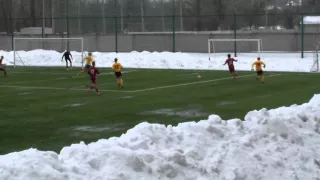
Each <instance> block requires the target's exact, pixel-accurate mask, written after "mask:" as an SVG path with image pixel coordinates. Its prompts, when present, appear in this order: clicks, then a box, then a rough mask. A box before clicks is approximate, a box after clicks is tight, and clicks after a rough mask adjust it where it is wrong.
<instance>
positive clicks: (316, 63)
mask: <svg viewBox="0 0 320 180" xmlns="http://www.w3.org/2000/svg"><path fill="white" fill-rule="evenodd" d="M319 46H320V44H319V43H318V44H317V45H316V49H315V51H314V52H313V63H312V67H311V69H310V72H319V48H320V47H319Z"/></svg>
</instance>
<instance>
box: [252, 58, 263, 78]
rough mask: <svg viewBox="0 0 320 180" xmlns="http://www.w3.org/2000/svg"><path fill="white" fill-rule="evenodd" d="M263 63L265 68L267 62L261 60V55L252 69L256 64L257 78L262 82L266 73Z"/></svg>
mask: <svg viewBox="0 0 320 180" xmlns="http://www.w3.org/2000/svg"><path fill="white" fill-rule="evenodd" d="M262 65H263V68H265V67H266V64H265V63H264V62H263V61H261V59H260V57H258V58H257V60H256V61H255V62H254V63H253V64H252V70H254V69H253V67H254V66H256V71H257V79H258V78H260V82H261V83H263V82H264V73H263V70H262Z"/></svg>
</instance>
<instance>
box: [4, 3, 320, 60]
mask: <svg viewBox="0 0 320 180" xmlns="http://www.w3.org/2000/svg"><path fill="white" fill-rule="evenodd" d="M288 2H289V3H288ZM314 2H316V1H314ZM1 8H2V9H1ZM1 8H0V10H2V12H3V13H2V15H0V32H3V33H2V35H3V36H4V35H10V36H11V37H12V38H14V37H16V36H22V35H26V34H33V35H38V36H42V37H48V36H50V35H59V36H63V37H75V36H76V37H79V36H85V35H97V36H103V35H112V36H114V42H113V43H114V46H115V48H114V51H115V52H118V51H119V49H118V47H119V46H121V44H123V43H120V42H119V38H118V37H119V36H122V35H128V34H137V33H139V34H140V35H152V33H153V35H159V34H166V35H170V38H171V49H170V51H173V52H175V51H177V49H179V47H177V46H178V45H177V36H180V35H181V34H183V32H185V33H186V32H207V33H208V34H209V36H210V35H211V34H215V35H216V34H219V33H220V35H221V36H222V35H223V34H226V33H229V34H230V32H232V33H231V34H230V35H228V36H226V37H227V38H234V39H237V38H241V37H242V36H244V34H245V33H251V34H252V36H253V35H254V34H257V33H264V34H266V33H270V34H274V33H279V34H281V33H292V34H295V36H299V39H300V40H299V41H300V45H299V46H300V47H297V48H296V49H297V50H298V51H301V56H302V57H303V56H304V50H305V41H306V39H305V34H306V33H312V34H313V35H315V36H318V35H317V34H318V33H319V30H318V29H317V28H316V27H314V26H317V24H312V25H311V24H310V23H308V24H307V25H305V23H304V17H306V16H316V15H317V14H319V13H318V12H320V3H315V4H312V2H311V1H307V0H306V1H299V0H297V1H287V0H255V1H253V0H237V1H235V0H223V1H222V0H216V1H209V0H158V1H153V0H64V1H60V0H12V1H2V7H1ZM29 27H39V28H40V29H41V33H39V32H30V31H28V28H29ZM216 36H218V35H216ZM270 36H271V35H270ZM295 36H293V37H295ZM310 36H311V35H310ZM226 37H224V38H226ZM265 39H268V38H265ZM288 39H290V37H288ZM315 41H317V40H315ZM312 43H313V42H312ZM310 44H311V43H310ZM309 46H311V45H309ZM234 49H235V51H236V49H237V46H236V44H235V45H234ZM309 49H311V47H310V48H309Z"/></svg>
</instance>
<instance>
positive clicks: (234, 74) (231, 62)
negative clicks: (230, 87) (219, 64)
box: [223, 54, 238, 79]
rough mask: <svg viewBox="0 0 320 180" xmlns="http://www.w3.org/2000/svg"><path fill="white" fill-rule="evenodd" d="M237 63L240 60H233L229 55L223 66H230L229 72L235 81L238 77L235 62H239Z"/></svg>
mask: <svg viewBox="0 0 320 180" xmlns="http://www.w3.org/2000/svg"><path fill="white" fill-rule="evenodd" d="M237 61H238V60H235V59H233V58H231V55H230V54H228V59H227V60H226V62H225V63H224V64H223V65H226V64H228V66H229V71H230V73H231V74H232V76H233V78H234V79H237V77H238V75H237V74H236V72H235V69H234V65H233V62H237Z"/></svg>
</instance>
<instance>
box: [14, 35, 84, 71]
mask: <svg viewBox="0 0 320 180" xmlns="http://www.w3.org/2000/svg"><path fill="white" fill-rule="evenodd" d="M13 46H14V53H13V54H14V55H13V62H12V63H13V65H14V67H16V66H49V67H50V66H52V67H54V66H65V62H61V59H62V55H63V53H64V52H65V51H66V50H69V51H70V52H71V54H72V57H73V62H72V64H73V66H79V67H80V66H81V67H83V64H82V60H83V58H84V55H85V54H84V52H83V38H14V39H13Z"/></svg>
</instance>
